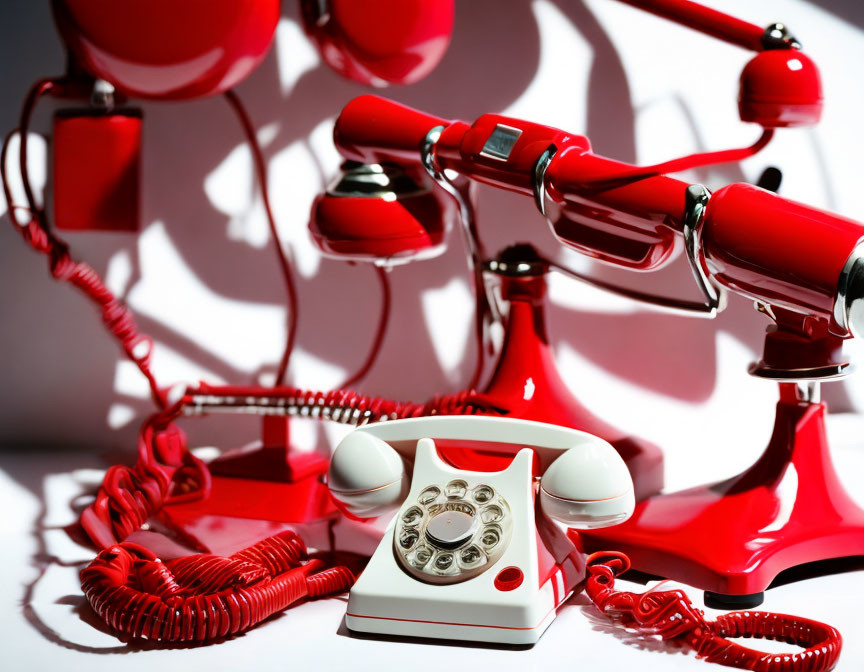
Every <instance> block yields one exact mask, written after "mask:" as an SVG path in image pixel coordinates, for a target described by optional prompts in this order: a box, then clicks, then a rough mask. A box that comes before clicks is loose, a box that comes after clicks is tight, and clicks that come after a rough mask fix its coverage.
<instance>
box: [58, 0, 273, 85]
mask: <svg viewBox="0 0 864 672" xmlns="http://www.w3.org/2000/svg"><path fill="white" fill-rule="evenodd" d="M52 6H53V9H54V19H55V21H56V23H57V27H58V29H59V31H60V35H61V36H62V37H63V40H64V41H65V42H66V44H67V45H68V46H69V48H70V49H71V51H72V54H73V55H74V57H75V58H76V59H77V61H78V63H79V64H80V65H81V67H83V68H84V69H85V70H86V71H87V72H89V73H90V74H92V75H94V76H95V77H99V78H100V79H104V80H106V81H108V82H110V83H111V84H113V85H114V87H115V88H117V89H118V90H119V91H121V92H123V93H125V94H126V95H129V96H133V97H136V98H148V99H153V100H185V99H190V98H200V97H203V96H212V95H216V94H218V93H222V92H224V91H227V90H228V89H230V88H232V87H234V86H236V85H237V84H239V83H240V82H241V81H243V80H244V79H245V78H246V77H248V76H249V74H250V73H251V72H252V71H253V70H254V69H255V68H256V67H257V66H258V64H259V63H260V62H261V61H262V60H263V59H264V56H265V55H266V53H267V50H268V48H269V47H270V43H271V41H272V39H273V33H274V32H275V30H276V23H277V22H278V20H279V0H182V2H177V0H122V1H118V0H52Z"/></svg>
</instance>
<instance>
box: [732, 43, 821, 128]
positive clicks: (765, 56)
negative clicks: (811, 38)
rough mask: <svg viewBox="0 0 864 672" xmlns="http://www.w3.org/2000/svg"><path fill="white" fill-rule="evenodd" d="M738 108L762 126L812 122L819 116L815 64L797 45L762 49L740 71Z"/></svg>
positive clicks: (742, 116)
mask: <svg viewBox="0 0 864 672" xmlns="http://www.w3.org/2000/svg"><path fill="white" fill-rule="evenodd" d="M738 112H739V114H740V116H741V120H742V121H752V122H755V123H757V124H760V125H761V126H763V127H765V128H777V127H788V128H792V127H799V126H813V125H815V124H817V123H819V119H820V118H821V117H822V81H821V78H820V76H819V70H818V68H817V67H816V64H815V63H814V62H813V61H812V60H811V59H810V58H809V57H808V56H807V55H806V54H804V53H802V52H801V51H799V50H797V49H773V50H769V51H763V52H761V53H759V54H756V56H754V57H753V59H752V60H751V61H750V62H749V63H748V64H747V65H746V66H745V68H744V70H743V72H742V73H741V81H740V88H739V94H738Z"/></svg>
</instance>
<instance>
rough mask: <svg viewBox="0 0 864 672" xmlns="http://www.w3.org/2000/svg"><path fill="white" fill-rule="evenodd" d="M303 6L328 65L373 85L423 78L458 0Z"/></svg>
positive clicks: (315, 0)
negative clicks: (455, 1)
mask: <svg viewBox="0 0 864 672" xmlns="http://www.w3.org/2000/svg"><path fill="white" fill-rule="evenodd" d="M301 8H302V10H303V21H304V24H305V27H306V32H307V34H308V35H309V36H310V37H311V38H312V39H313V40H315V42H316V43H317V45H318V48H319V50H320V52H321V55H322V57H323V58H324V61H325V62H326V63H327V65H329V66H330V67H331V68H333V69H334V70H335V71H336V72H338V73H339V74H340V75H342V76H343V77H347V78H348V79H353V80H354V81H357V82H360V83H362V84H367V85H370V86H379V87H380V86H388V85H390V84H414V83H415V82H418V81H420V80H421V79H423V78H424V77H425V76H426V75H428V74H429V73H430V72H431V71H432V70H433V69H434V68H435V66H437V65H438V63H439V62H440V61H441V59H442V58H443V57H444V53H445V52H446V51H447V47H448V46H449V44H450V35H451V33H452V32H453V11H454V2H453V0H366V1H365V2H356V0H302V2H301Z"/></svg>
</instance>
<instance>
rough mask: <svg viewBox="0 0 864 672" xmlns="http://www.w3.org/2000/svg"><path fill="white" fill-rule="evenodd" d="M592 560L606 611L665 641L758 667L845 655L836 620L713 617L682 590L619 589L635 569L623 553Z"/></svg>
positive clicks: (786, 666) (820, 671)
mask: <svg viewBox="0 0 864 672" xmlns="http://www.w3.org/2000/svg"><path fill="white" fill-rule="evenodd" d="M586 564H587V570H588V581H587V582H586V584H585V592H586V593H587V594H588V597H589V598H590V599H591V601H592V602H593V603H594V604H595V605H596V606H597V608H598V609H600V611H602V612H603V613H604V614H609V615H614V616H617V617H618V618H619V619H620V621H621V622H622V623H623V624H625V625H627V626H629V627H635V628H637V629H639V630H642V631H644V632H646V633H650V634H654V635H659V636H660V637H662V638H663V639H664V640H670V639H675V640H677V641H681V642H684V643H686V644H687V645H688V646H690V647H691V648H692V649H693V650H694V651H696V654H697V655H698V656H699V657H700V658H704V659H705V660H707V661H708V662H711V663H719V664H720V665H726V666H727V667H737V668H739V669H743V670H754V671H756V672H827V670H832V669H834V666H835V665H836V664H837V661H838V659H839V657H840V651H841V649H842V647H843V638H842V637H841V636H840V633H839V632H838V631H837V630H836V629H835V628H833V627H831V626H830V625H826V624H824V623H820V622H818V621H811V620H810V619H807V618H799V617H797V616H787V615H785V614H771V613H767V612H761V611H739V612H731V613H728V614H723V615H722V616H720V617H719V618H717V620H715V621H708V620H706V619H705V616H704V614H703V613H702V611H701V610H699V609H697V608H696V607H694V606H693V604H692V602H690V598H689V597H687V595H686V594H685V593H684V592H683V591H681V590H663V591H651V590H649V591H647V592H645V593H642V594H637V593H629V592H618V591H616V590H615V577H616V576H619V575H621V574H623V573H624V572H626V571H627V570H628V569H629V568H630V561H629V559H628V558H627V556H626V555H624V554H623V553H618V552H601V553H594V554H592V555H590V556H589V557H588V560H587V561H586ZM729 637H758V638H761V639H772V640H776V641H780V642H786V643H788V644H794V645H795V646H800V647H802V648H803V650H802V651H796V652H794V653H783V654H778V653H765V652H763V651H756V650H755V649H750V648H748V647H746V646H742V645H740V644H738V643H736V642H731V641H729V639H728V638H729Z"/></svg>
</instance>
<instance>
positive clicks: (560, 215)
mask: <svg viewBox="0 0 864 672" xmlns="http://www.w3.org/2000/svg"><path fill="white" fill-rule="evenodd" d="M628 169H632V166H629V165H627V164H624V163H620V162H618V161H613V160H611V159H607V158H605V157H602V156H598V155H596V154H592V153H591V152H586V151H582V149H581V148H578V147H575V148H570V147H568V148H565V149H564V150H563V151H562V152H561V153H560V155H557V156H556V158H555V160H553V161H552V163H551V164H550V165H549V169H548V170H547V173H546V180H547V188H546V189H547V195H548V196H547V200H546V218H547V220H548V221H549V224H550V225H551V227H552V231H553V233H554V234H555V237H556V238H557V239H558V241H559V242H560V243H562V244H564V245H566V246H567V247H571V248H573V249H575V250H577V251H578V252H581V253H582V254H585V255H587V256H589V257H592V258H594V259H597V260H599V261H605V262H607V263H611V264H615V265H618V266H623V267H626V268H630V269H632V270H640V271H650V270H654V269H657V268H660V267H662V266H663V265H664V264H665V263H666V262H667V261H669V259H670V257H671V255H672V253H673V252H674V251H675V248H676V246H678V245H679V244H680V236H679V235H677V234H678V233H680V231H681V229H682V222H683V216H684V207H685V201H684V196H685V191H684V185H683V183H682V182H680V181H679V180H675V179H672V178H668V177H665V176H662V175H659V176H656V177H649V178H645V179H639V180H631V181H629V182H628V181H626V180H623V181H618V182H616V181H615V180H614V176H615V175H619V174H621V173H622V172H623V171H625V170H628ZM607 178H609V179H612V181H613V185H611V186H607V185H605V184H603V185H602V186H595V185H596V183H601V184H602V183H603V182H604V181H606V180H607ZM622 182H623V183H622ZM615 184H617V185H618V186H615Z"/></svg>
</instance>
